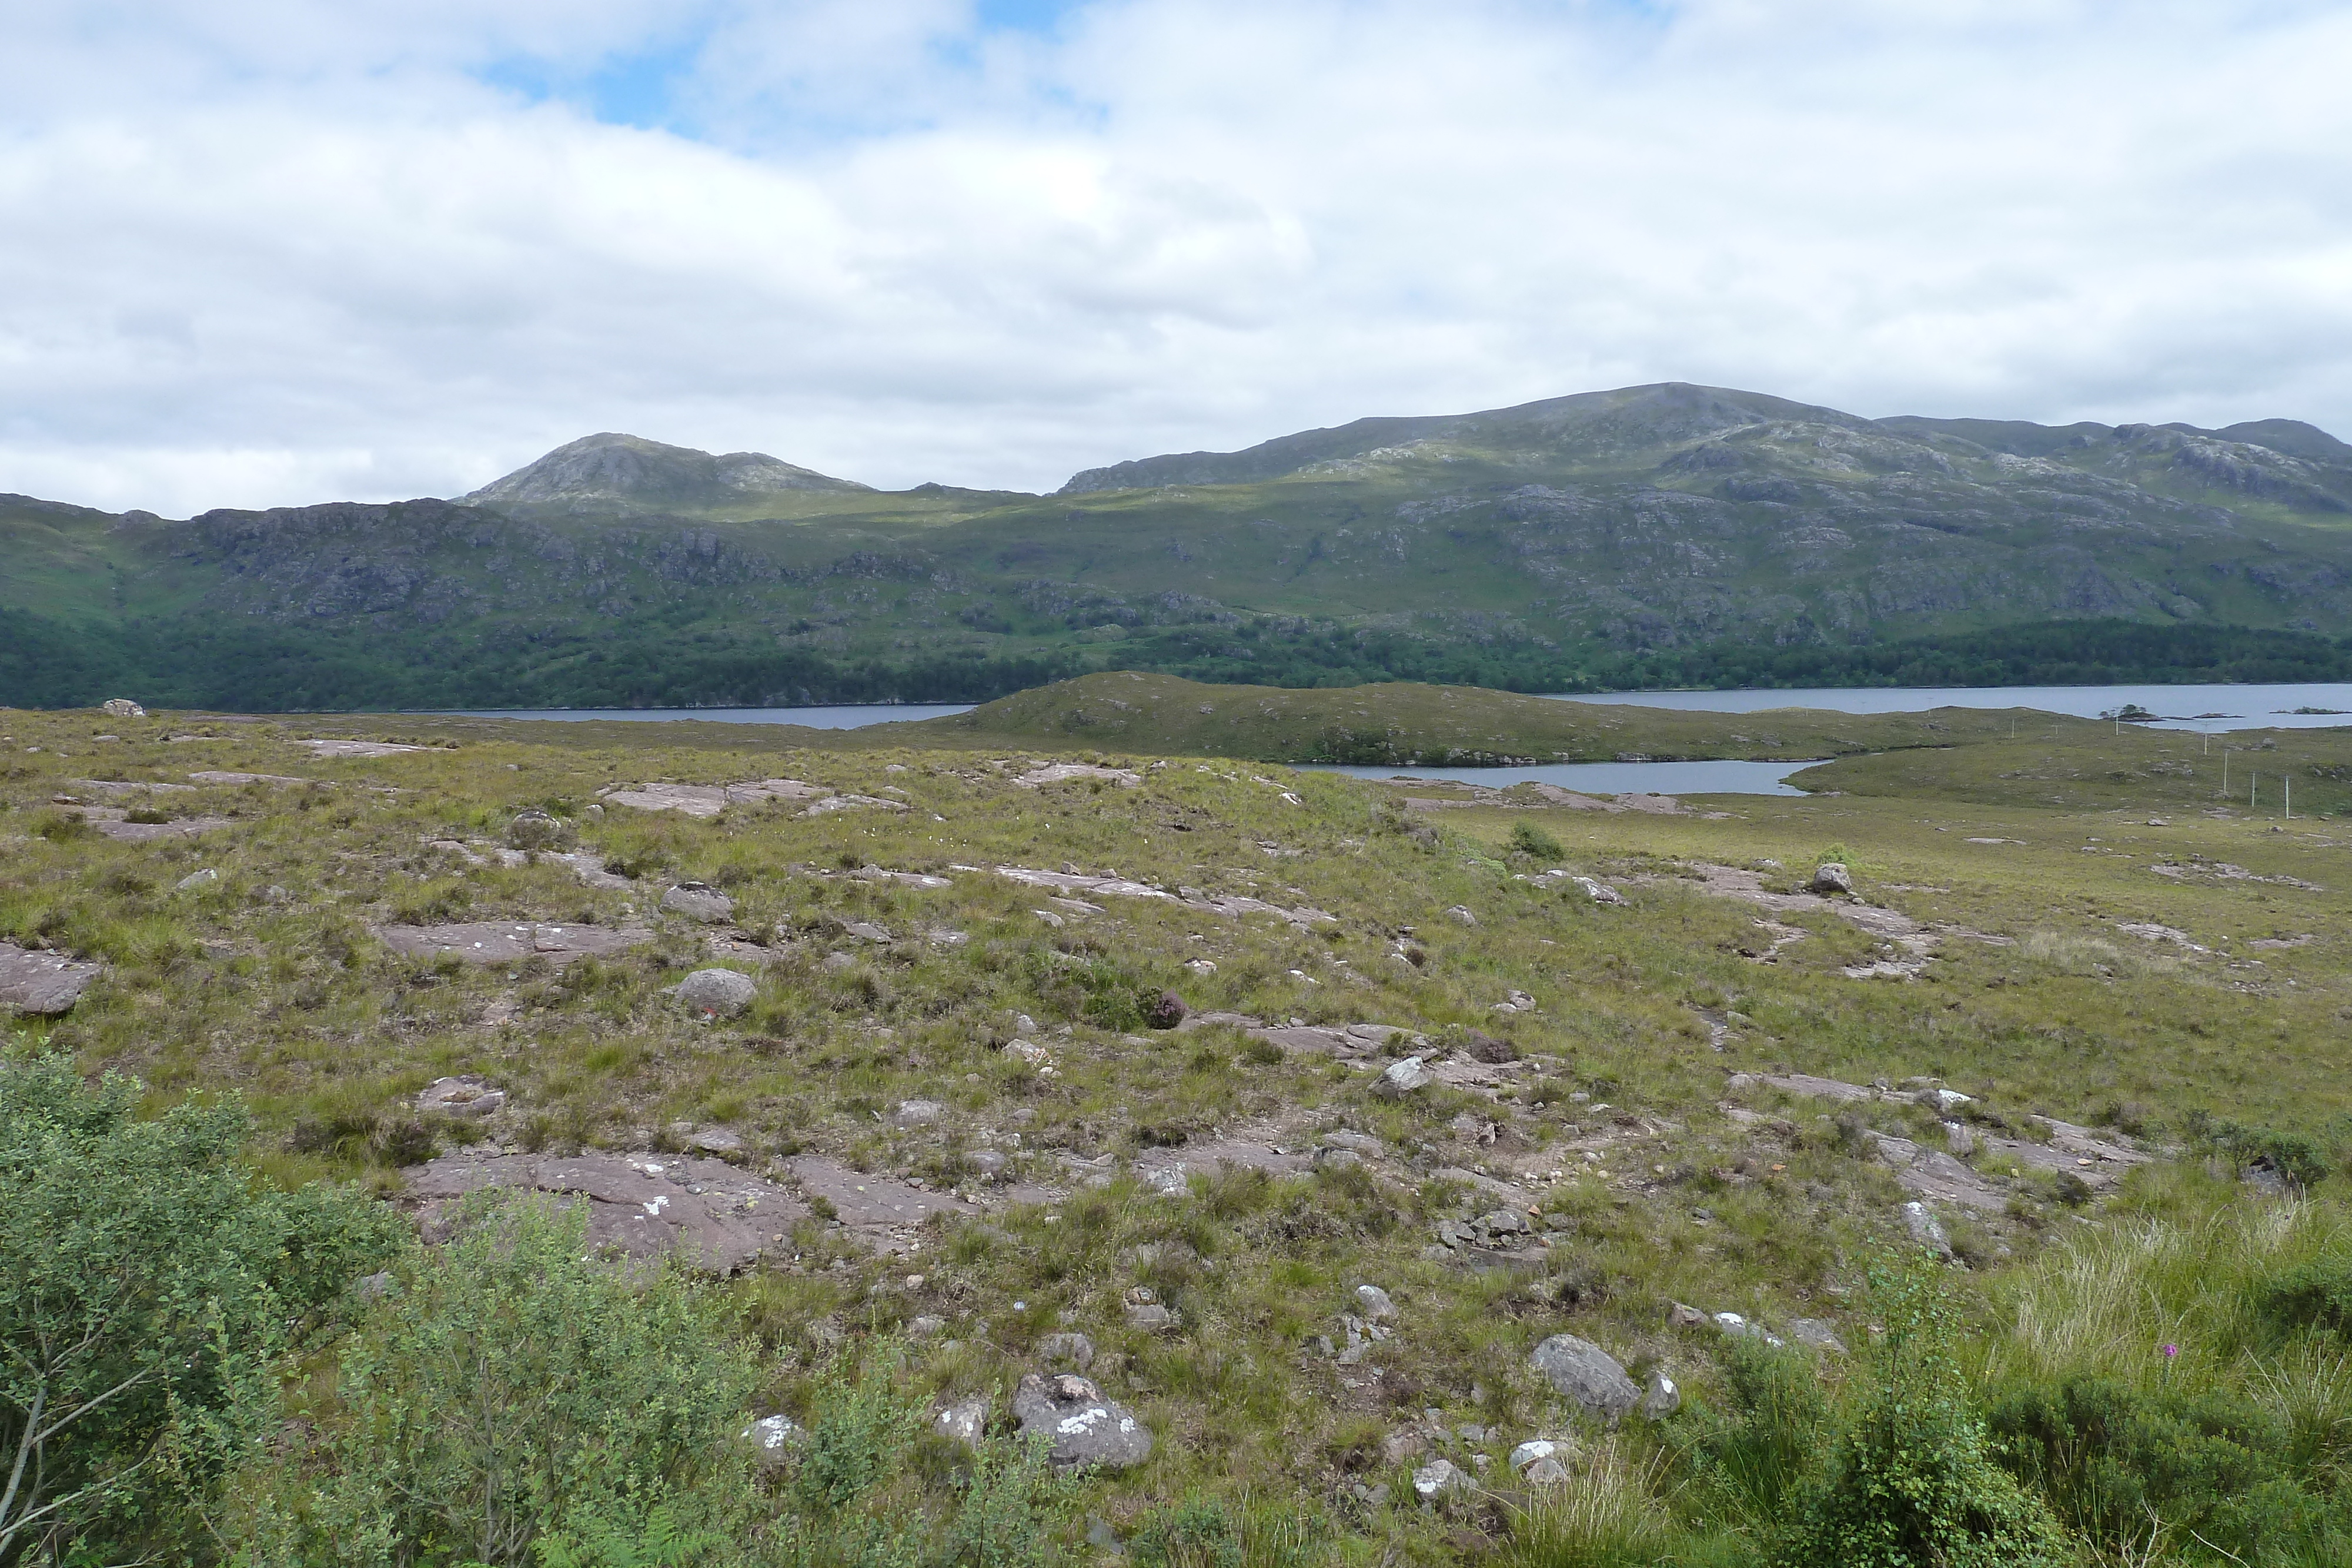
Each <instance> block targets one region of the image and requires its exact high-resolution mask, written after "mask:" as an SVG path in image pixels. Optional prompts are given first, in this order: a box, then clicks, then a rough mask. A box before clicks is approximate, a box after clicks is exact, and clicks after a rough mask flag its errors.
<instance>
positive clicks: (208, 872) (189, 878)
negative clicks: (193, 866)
mask: <svg viewBox="0 0 2352 1568" xmlns="http://www.w3.org/2000/svg"><path fill="white" fill-rule="evenodd" d="M219 880H220V873H218V872H216V871H215V870H213V869H212V867H210V866H206V867H205V869H204V870H202V871H192V872H190V873H188V874H187V875H185V876H184V877H182V878H181V879H180V880H179V881H177V882H175V883H173V884H172V891H173V892H174V893H194V892H195V891H196V889H198V888H200V887H210V886H211V885H212V884H213V883H216V882H218V881H219Z"/></svg>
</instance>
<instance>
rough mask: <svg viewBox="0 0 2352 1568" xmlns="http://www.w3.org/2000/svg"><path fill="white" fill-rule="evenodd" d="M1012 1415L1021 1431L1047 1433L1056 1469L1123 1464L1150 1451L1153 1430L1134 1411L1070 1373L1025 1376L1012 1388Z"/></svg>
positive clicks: (1048, 1454) (1138, 1459)
mask: <svg viewBox="0 0 2352 1568" xmlns="http://www.w3.org/2000/svg"><path fill="white" fill-rule="evenodd" d="M1013 1419H1015V1420H1017V1421H1018V1422H1020V1423H1021V1435H1022V1436H1023V1437H1028V1436H1030V1435H1031V1434H1033V1433H1042V1434H1044V1435H1045V1437H1046V1438H1047V1439H1048V1441H1049V1443H1050V1445H1051V1446H1050V1447H1049V1448H1047V1450H1046V1457H1047V1458H1048V1459H1050V1460H1051V1461H1052V1463H1053V1465H1054V1467H1055V1469H1125V1468H1127V1467H1128V1466H1129V1465H1137V1464H1141V1463H1142V1462H1143V1461H1144V1459H1146V1458H1149V1457H1150V1453H1151V1434H1150V1432H1149V1431H1147V1430H1146V1429H1145V1428H1144V1426H1143V1423H1142V1422H1140V1421H1138V1420H1137V1419H1136V1418H1135V1416H1134V1414H1133V1413H1132V1412H1130V1411H1129V1410H1128V1409H1127V1407H1126V1406H1122V1405H1118V1404H1117V1403H1115V1402H1113V1401H1111V1400H1108V1399H1106V1398H1104V1397H1103V1391H1102V1390H1101V1389H1100V1388H1098V1387H1097V1386H1096V1385H1094V1384H1093V1383H1092V1382H1091V1381H1089V1380H1088V1379H1087V1378H1084V1377H1078V1376H1075V1375H1071V1374H1069V1373H1063V1374H1060V1375H1055V1376H1053V1377H1041V1376H1039V1375H1037V1374H1035V1373H1034V1372H1033V1373H1031V1374H1030V1375H1028V1376H1026V1377H1024V1378H1023V1379H1022V1380H1021V1383H1020V1385H1019V1386H1018V1387H1016V1388H1015V1389H1014V1390H1013Z"/></svg>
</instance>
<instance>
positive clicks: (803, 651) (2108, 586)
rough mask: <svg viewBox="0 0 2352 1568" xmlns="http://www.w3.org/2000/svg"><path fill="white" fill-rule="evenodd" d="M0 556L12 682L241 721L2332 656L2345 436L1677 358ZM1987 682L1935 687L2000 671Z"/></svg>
mask: <svg viewBox="0 0 2352 1568" xmlns="http://www.w3.org/2000/svg"><path fill="white" fill-rule="evenodd" d="M2253 436H2259V437H2262V438H2263V439H2261V440H2252V439H2242V437H2253ZM0 546H5V549H0V615H6V616H9V617H11V618H12V619H11V632H12V637H13V640H14V641H15V643H16V644H17V646H18V648H19V649H20V650H22V651H23V652H20V653H19V654H18V655H17V657H16V663H15V664H10V663H9V662H8V661H7V659H5V658H0V700H17V701H29V700H64V699H63V698H62V697H56V696H51V697H47V698H40V697H38V696H37V694H40V693H48V692H54V691H59V690H62V689H64V688H63V687H62V686H60V685H58V683H59V682H61V681H68V677H69V676H70V674H71V672H72V671H73V670H74V669H75V668H77V667H79V666H82V665H94V664H96V663H98V662H104V661H111V665H110V667H112V668H115V669H116V670H118V671H119V673H120V674H121V677H122V678H123V679H131V678H133V677H139V678H142V679H143V678H147V677H145V676H143V675H142V671H143V670H145V669H146V668H147V666H148V665H153V666H154V667H155V668H156V670H158V671H160V672H164V673H167V674H173V676H174V678H176V674H177V673H178V672H180V671H182V670H184V668H186V667H187V665H188V662H189V659H190V657H191V653H190V651H191V650H194V651H195V653H194V657H195V659H196V661H197V663H198V664H201V665H202V667H204V668H205V669H207V670H210V671H211V672H213V673H212V674H209V675H207V676H206V679H207V680H208V681H210V682H211V683H212V684H210V685H205V687H203V688H202V690H201V691H198V690H196V689H194V688H190V689H186V690H180V691H179V694H178V695H179V696H180V697H181V698H182V699H183V700H185V701H189V702H194V701H199V700H201V701H204V702H207V703H228V702H237V703H238V706H246V705H250V704H260V703H263V702H265V701H268V702H270V703H286V702H296V701H301V702H312V703H321V702H330V701H331V706H349V705H352V704H360V705H364V706H375V705H383V704H390V703H395V702H396V703H399V704H402V705H415V706H459V705H475V706H517V705H520V706H559V705H562V704H564V703H579V704H584V705H587V706H604V705H607V704H612V703H649V704H655V705H657V706H658V705H675V704H678V703H702V702H713V703H727V702H736V703H770V702H774V703H785V702H795V701H809V700H835V701H855V700H867V699H870V698H873V697H881V696H899V697H904V698H907V699H909V700H925V699H934V698H935V699H941V700H950V699H963V698H976V697H986V696H992V695H1001V694H1002V693H1003V692H1004V691H1008V690H1012V689H1016V686H1017V685H1036V684H1039V683H1041V682H1043V681H1045V680H1051V679H1055V678H1057V677H1060V676H1064V675H1072V674H1083V673H1085V672H1086V671H1087V670H1089V669H1099V668H1135V669H1151V670H1162V671H1166V672H1169V673H1171V674H1183V675H1186V676H1189V677H1191V678H1193V679H1202V680H1210V681H1218V682H1228V683H1239V684H1254V685H1329V684H1337V685H1354V684H1358V683H1361V682H1365V681H1377V680H1382V679H1410V680H1426V681H1436V682H1444V683H1453V684H1472V685H1490V686H1510V687H1515V688H1517V689H1521V690H1565V689H1576V688H1577V686H1578V685H1579V683H1580V682H1585V681H1589V680H1592V679H1596V678H1601V677H1600V676H1597V675H1596V674H1594V672H1595V671H1598V670H1604V669H1617V668H1618V667H1620V666H1626V667H1629V668H1630V667H1632V666H1627V665H1626V662H1627V661H1636V662H1639V668H1638V670H1637V671H1636V673H1635V674H1634V675H1633V678H1634V679H1635V680H1637V681H1653V680H1663V681H1664V682H1665V683H1666V684H1687V683H1689V682H1692V681H1696V682H1699V683H1701V684H1706V683H1709V682H1712V681H1715V680H1718V679H1724V678H1730V679H1732V680H1734V681H1736V682H1740V683H1754V682H1757V681H1763V682H1767V683H1770V682H1775V681H1782V680H1786V679H1789V678H1792V676H1793V675H1794V674H1801V673H1803V672H1802V671H1800V670H1799V668H1798V665H1799V664H1803V665H1804V669H1805V670H1812V669H1813V666H1814V665H1815V664H1819V662H1820V660H1821V658H1822V657H1825V656H1827V655H1829V654H1834V653H1839V651H1841V650H1853V649H1867V648H1872V647H1875V646H1880V645H1884V644H1888V643H1902V642H1905V641H1906V640H1914V639H1920V638H1941V639H1952V638H1961V639H1966V638H1969V637H1973V636H1979V635H1984V634H1990V633H1994V632H2003V631H2004V629H2014V628H2018V627H2025V626H2036V625H2047V624H2052V623H2063V622H2088V621H2101V622H2137V623H2140V624H2143V625H2146V626H2147V627H2150V628H2156V629H2167V628H2169V629H2176V630H2184V631H2195V632H2200V633H2201V632H2206V631H2210V630H2211V629H2216V628H2219V629H2231V628H2252V629H2263V630H2269V631H2274V632H2300V633H2303V634H2305V635H2306V636H2309V637H2311V638H2313V639H2314V640H2315V645H2316V646H2320V647H2322V648H2323V651H2325V652H2326V653H2327V656H2328V657H2329V658H2333V657H2334V656H2335V655H2334V645H2333V644H2332V643H2318V642H2317V640H2318V639H2324V638H2334V637H2340V636H2343V635H2345V634H2347V633H2352V447H2347V446H2346V445H2345V444H2342V443H2340V442H2337V441H2336V440H2335V439H2334V438H2333V437H2331V436H2329V435H2327V434H2326V433H2324V432H2321V431H2318V430H2316V429H2315V428H2313V427H2311V426H2308V425H2304V424H2299V423H2294V422H2293V421H2286V420H2270V421H2262V422H2256V423H2252V424H2245V425H2236V426H2231V428H2230V429H2229V430H2225V431H2206V430H2198V429H2193V428H2190V427H2187V426H2179V425H2164V426H2157V425H2146V424H2126V425H2120V426H2105V425H2095V424H2076V425H2071V426H2064V427H2049V426H2041V425H2033V424H2027V423H2011V422H1996V421H1962V420H1930V419H1923V418H1916V417H1908V416H1906V417H1903V418H1896V419H1885V420H1871V419H1864V418H1862V417H1860V416H1857V415H1853V414H1849V413H1842V412H1840V411H1837V410H1834V409H1825V408H1819V407H1815V406H1812V405H1808V404H1803V403H1799V402H1790V401H1788V400H1785V399H1780V398H1773V397H1768V396H1764V395H1761V394H1758V393H1751V392H1737V391H1730V390H1726V389H1720V388H1708V387H1696V386H1687V385H1681V384H1667V385H1662V386H1652V387H1636V388H1628V389H1623V390H1621V391H1617V392H1596V393H1585V394H1580V395H1578V396H1575V397H1569V398H1559V399H1551V400H1547V401H1545V402H1536V403H1528V404H1525V405H1522V406H1520V407H1517V408H1511V409H1499V410H1488V411H1485V412H1482V413H1469V414H1462V415H1454V416H1445V417H1442V418H1428V419H1375V420H1363V421H1358V422H1356V423H1353V424H1350V425H1347V426H1343V427H1340V428H1339V429H1337V430H1327V431H1308V432H1302V433H1299V434H1295V435H1290V436H1285V437H1282V438H1279V439H1278V440H1276V441H1272V442H1267V443H1265V444H1261V445H1259V446H1256V447H1253V448H1250V449H1248V450H1246V451H1244V452H1241V453H1223V454H1213V453H1204V454H1185V455H1168V456H1160V457H1152V458H1145V459H1140V460H1137V461H1135V462H1131V463H1126V464H1119V465H1112V466H1110V467H1107V468H1101V469H1095V470H1089V471H1087V472H1086V473H1083V474H1080V475H1078V476H1075V477H1074V478H1073V479H1072V480H1071V482H1070V484H1069V485H1067V486H1064V488H1063V489H1062V490H1061V491H1060V492H1059V493H1057V494H1055V495H1054V496H1050V497H1036V496H1026V495H1020V494H1014V493H1006V492H986V491H973V490H968V489H959V488H955V487H951V486H940V485H926V486H919V487H917V488H915V489H912V490H907V491H899V492H886V491H877V490H873V489H870V488H868V487H866V486H860V485H856V484H854V483H852V482H850V481H846V480H840V479H834V478H830V477H828V476H824V475H821V474H817V473H814V471H812V470H809V469H805V468H802V467H799V466H797V465H792V464H789V463H784V462H782V461H780V460H778V459H775V458H772V457H767V456H764V455H759V454H747V453H738V454H730V455H710V454H706V453H698V452H694V451H691V450H688V449H686V448H679V447H670V446H665V445H663V444H659V443H655V442H649V441H644V440H641V439H638V438H635V437H629V436H621V435H614V434H604V435H598V436H591V437H587V438H584V439H583V440H582V441H578V442H574V443H572V444H568V445H566V446H564V447H562V448H559V449H558V450H557V451H555V452H553V453H551V454H549V455H547V456H546V457H544V458H541V459H540V460H539V461H538V462H535V463H533V464H531V465H527V466H526V467H524V468H522V469H520V470H518V471H517V472H516V473H514V474H511V475H509V476H505V477H503V478H501V479H499V480H497V481H495V482H493V483H492V484H490V485H488V486H483V487H482V488H481V489H478V490H477V491H474V492H472V493H471V494H470V495H468V496H467V497H461V498H460V499H459V500H457V501H436V500H419V501H413V502H402V503H395V504H390V505H362V504H356V503H334V504H329V505H325V506H319V507H281V508H274V509H270V510H267V511H234V510H226V511H215V512H208V513H205V514H203V515H201V516H199V517H194V518H191V519H188V520H186V521H184V522H170V521H166V520H164V519H162V518H158V517H152V516H150V515H147V514H143V513H130V514H124V515H123V516H121V517H112V516H110V515H108V514H104V513H99V512H91V511H86V510H83V509H79V508H73V507H62V506H59V505H58V504H56V503H46V502H35V501H31V500H29V499H18V500H15V501H9V500H0ZM330 644H332V646H330ZM265 648H266V649H267V650H268V651H266V652H265V651H264V650H265ZM1783 655H1785V656H1786V657H1785V658H1783ZM1776 659H1779V660H1781V662H1782V663H1787V662H1788V661H1789V660H1795V661H1797V663H1795V664H1790V665H1789V669H1788V670H1787V671H1780V670H1779V666H1778V665H1777V664H1774V663H1773V661H1774V660H1776ZM1807 661H1811V663H1806V662H1807ZM2160 662H2161V663H2164V664H2167V665H2168V666H2169V665H2171V664H2180V663H2182V662H2183V661H2181V660H2179V659H2175V658H2170V657H2167V658H2165V659H2164V660H2162V661H2160ZM1978 663H1979V664H1981V661H1979V662H1978ZM1735 665H1736V666H1737V667H1736V668H1734V667H1733V666H1735ZM297 667H299V669H300V670H301V671H302V672H303V673H302V677H301V678H302V681H303V682H305V683H308V684H302V685H284V686H279V687H265V686H261V685H255V684H254V679H253V677H254V676H255V673H256V672H257V671H260V670H264V669H268V670H274V671H277V672H279V674H278V675H277V676H273V677H272V678H273V679H280V680H283V681H292V680H293V679H294V677H293V676H292V675H291V674H287V672H289V670H293V669H295V668H297ZM2134 667H2135V668H2136V667H2137V666H2134ZM1975 668H1976V665H1972V664H1969V661H1968V660H1967V659H1966V658H1962V659H1961V660H1960V662H1959V664H1957V665H1955V666H1953V667H1951V668H1945V667H1943V666H1938V667H1937V669H1936V670H1933V671H1929V672H1927V673H1926V674H1925V675H1923V676H1922V677H1921V678H1923V679H1926V680H1927V681H1928V683H1929V684H1938V683H1943V682H1948V681H1951V680H1956V679H1957V680H1969V679H2000V678H2009V679H2014V678H2016V674H2015V672H2014V671H2011V672H2009V673H2008V674H2007V675H2006V676H2001V675H1995V674H1987V675H1982V676H1979V675H1977V674H1973V673H1972V672H1973V670H1974V669H1975ZM44 671H46V672H48V673H47V674H42V673H41V672H44ZM58 672H65V673H64V674H59V673H58ZM1776 672H1778V673H1776ZM1814 673H1815V674H1819V672H1818V671H1815V672H1814ZM2126 674H2129V671H2128V670H2126V671H2122V672H2119V673H2118V674H2116V676H2114V677H2110V678H2123V676H2124V675H2126ZM313 676H315V677H316V679H313V678H312V677H313ZM88 678H89V679H95V678H96V677H95V676H89V677H88ZM2276 678H2287V677H2285V676H2279V677H2276ZM2305 678H2314V677H2305ZM42 682H47V685H42V684H41V683H42ZM74 689H76V690H79V688H78V687H76V688H74ZM146 689H160V688H155V687H153V686H152V685H150V686H143V687H142V690H146ZM174 689H175V690H176V689H177V688H174ZM297 692H299V694H300V695H295V694H296V693H297Z"/></svg>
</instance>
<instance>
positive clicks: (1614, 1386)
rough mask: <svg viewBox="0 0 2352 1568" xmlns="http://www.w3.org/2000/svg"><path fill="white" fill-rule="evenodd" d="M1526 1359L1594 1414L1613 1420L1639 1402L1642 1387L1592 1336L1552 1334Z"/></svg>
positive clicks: (1563, 1393)
mask: <svg viewBox="0 0 2352 1568" xmlns="http://www.w3.org/2000/svg"><path fill="white" fill-rule="evenodd" d="M1528 1360H1529V1361H1530V1362H1532V1363H1533V1364H1534V1365H1535V1369H1536V1370H1537V1371H1538V1372H1540V1373H1542V1374H1543V1375H1544V1376H1545V1378H1546V1379H1547V1380H1548V1381H1549V1383H1550V1384H1551V1385H1552V1386H1553V1387H1554V1388H1557V1389H1558V1390H1559V1392H1560V1394H1561V1395H1562V1396H1565V1397H1567V1398H1569V1399H1570V1400H1573V1401H1574V1402H1575V1403H1576V1404H1578V1405H1580V1406H1583V1407H1584V1408H1585V1409H1586V1410H1589V1411H1591V1413H1592V1414H1593V1415H1595V1416H1604V1417H1606V1418H1607V1419H1609V1420H1612V1421H1614V1420H1615V1419H1616V1418H1617V1417H1618V1416H1622V1415H1623V1414H1624V1413H1625V1412H1626V1411H1628V1410H1631V1409H1632V1408H1633V1406H1635V1405H1637V1404H1639V1403H1641V1399H1642V1390H1641V1389H1640V1388H1639V1387H1637V1386H1635V1385H1634V1382H1633V1379H1632V1378H1630V1377H1628V1376H1626V1375H1625V1369H1624V1368H1623V1367H1622V1366H1620V1365H1618V1364H1617V1358H1616V1357H1615V1356H1612V1355H1611V1354H1609V1353H1608V1352H1607V1351H1605V1350H1602V1349H1601V1347H1600V1346H1599V1345H1597V1344H1594V1343H1592V1342H1591V1340H1583V1339H1579V1338H1577V1337H1576V1336H1575V1335H1574V1334H1572V1333H1562V1334H1554V1335H1552V1336H1551V1338H1549V1339H1548V1340H1546V1341H1544V1342H1543V1343H1541V1344H1539V1345H1538V1346H1536V1349H1535V1354H1533V1355H1532V1356H1530V1357H1528Z"/></svg>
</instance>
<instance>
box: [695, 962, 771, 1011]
mask: <svg viewBox="0 0 2352 1568" xmlns="http://www.w3.org/2000/svg"><path fill="white" fill-rule="evenodd" d="M759 989H760V988H759V986H758V985H757V984H756V983H754V982H753V980H752V978H751V976H749V975H741V974H738V973H736V972H735V971H734V970H732V969H697V970H696V971H695V972H694V973H692V974H691V975H688V977H686V978H685V979H683V980H680V981H679V982H678V983H677V999H678V1000H679V1001H680V1002H682V1003H684V1004H685V1005H686V1006H687V1007H688V1009H692V1010H693V1011H695V1012H698V1013H703V1014H707V1015H709V1016H711V1017H714V1018H733V1017H734V1016H735V1015H736V1014H738V1013H740V1012H741V1011H742V1010H743V1009H745V1008H748V1007H750V1006H751V998H752V997H754V996H755V995H757V994H758V992H759Z"/></svg>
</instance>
